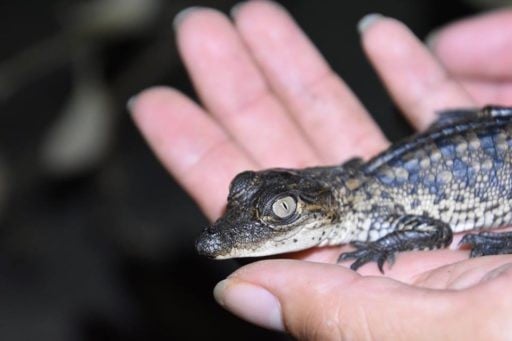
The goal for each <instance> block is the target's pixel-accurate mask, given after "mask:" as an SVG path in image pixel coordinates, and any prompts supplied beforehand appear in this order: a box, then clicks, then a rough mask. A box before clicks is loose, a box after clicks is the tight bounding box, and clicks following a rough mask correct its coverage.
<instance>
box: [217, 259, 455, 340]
mask: <svg viewBox="0 0 512 341" xmlns="http://www.w3.org/2000/svg"><path fill="white" fill-rule="evenodd" d="M214 294H215V297H216V299H217V301H218V302H219V303H220V304H221V305H222V306H223V307H225V308H226V309H228V310H229V311H231V312H232V313H234V314H235V315H238V316H239V317H241V318H243V319H245V320H247V321H249V322H252V323H254V324H257V325H259V326H262V327H265V328H269V329H274V330H280V331H287V332H289V333H290V334H292V335H293V336H294V337H296V338H298V339H307V340H316V339H318V340H340V339H342V340H344V339H378V340H382V339H386V338H393V339H396V338H397V336H399V337H401V338H403V339H423V338H429V339H436V338H443V337H446V336H448V335H449V334H448V333H447V332H448V331H447V330H441V329H439V328H442V326H449V325H450V323H449V320H450V319H452V318H453V317H452V316H454V314H452V309H453V308H454V306H456V305H454V304H453V302H451V300H450V299H448V297H447V295H446V294H444V295H443V294H442V292H441V291H435V290H428V289H421V288H415V287H412V286H409V285H406V284H403V283H400V282H397V281H395V280H392V279H389V278H386V277H362V276H361V275H359V274H357V273H356V272H354V271H351V270H348V269H346V268H344V267H341V266H338V265H333V264H322V263H312V262H305V261H297V260H267V261H261V262H257V263H253V264H250V265H247V266H245V267H242V268H240V269H239V270H238V271H236V272H235V273H234V274H232V275H231V276H230V277H228V278H227V279H226V280H224V281H222V282H220V283H219V284H218V285H217V287H216V288H215V291H214ZM441 321H442V323H439V322H441ZM438 327H439V328H438ZM436 329H439V330H437V331H436Z"/></svg>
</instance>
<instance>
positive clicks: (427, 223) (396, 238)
mask: <svg viewBox="0 0 512 341" xmlns="http://www.w3.org/2000/svg"><path fill="white" fill-rule="evenodd" d="M390 220H391V221H392V224H393V225H394V226H395V229H394V231H393V232H391V233H388V234H387V235H385V236H384V237H381V238H379V239H377V240H376V241H372V242H352V243H351V245H352V246H354V247H355V248H356V250H355V251H352V252H344V253H342V254H341V255H340V256H339V258H338V263H339V262H341V261H344V260H347V259H355V262H354V263H352V265H351V266H350V268H351V269H352V270H357V269H359V268H360V267H361V266H363V265H364V264H366V263H368V262H377V266H378V267H379V270H380V272H381V273H384V270H383V266H384V263H385V262H389V263H390V264H391V265H392V264H393V262H394V260H395V253H396V252H401V251H411V250H432V249H436V248H442V247H446V246H448V245H450V243H451V242H452V237H453V234H452V230H451V228H450V226H449V225H448V224H446V223H444V222H442V221H440V220H436V219H433V218H430V217H426V216H416V215H403V216H398V217H397V216H392V217H390ZM388 221H389V220H388ZM373 228H378V226H377V227H373Z"/></svg>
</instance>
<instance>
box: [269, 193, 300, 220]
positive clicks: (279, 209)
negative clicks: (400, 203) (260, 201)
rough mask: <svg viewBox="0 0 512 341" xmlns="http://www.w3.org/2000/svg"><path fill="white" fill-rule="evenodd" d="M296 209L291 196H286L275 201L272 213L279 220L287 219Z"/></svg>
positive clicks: (295, 203)
mask: <svg viewBox="0 0 512 341" xmlns="http://www.w3.org/2000/svg"><path fill="white" fill-rule="evenodd" d="M296 208H297V202H296V201H295V198H294V197H292V196H289V195H288V196H286V197H282V198H279V199H277V200H276V201H274V203H273V204H272V212H273V213H274V214H275V215H276V216H277V217H279V218H288V217H289V216H291V215H292V214H293V213H295V209H296Z"/></svg>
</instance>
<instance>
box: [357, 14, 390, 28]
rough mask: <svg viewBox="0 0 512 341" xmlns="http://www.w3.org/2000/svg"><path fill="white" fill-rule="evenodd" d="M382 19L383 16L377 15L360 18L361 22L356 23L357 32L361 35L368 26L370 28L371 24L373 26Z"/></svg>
mask: <svg viewBox="0 0 512 341" xmlns="http://www.w3.org/2000/svg"><path fill="white" fill-rule="evenodd" d="M382 18H384V16H383V15H382V14H379V13H370V14H367V15H365V16H364V17H362V18H361V20H359V22H358V23H357V30H358V31H359V33H363V32H364V31H366V30H367V29H368V28H369V27H370V26H372V25H373V24H375V23H376V22H377V21H379V20H381V19H382Z"/></svg>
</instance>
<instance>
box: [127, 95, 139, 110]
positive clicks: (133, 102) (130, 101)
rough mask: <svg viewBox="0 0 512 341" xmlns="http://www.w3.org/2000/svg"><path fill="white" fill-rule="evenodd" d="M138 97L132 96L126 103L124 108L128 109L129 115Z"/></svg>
mask: <svg viewBox="0 0 512 341" xmlns="http://www.w3.org/2000/svg"><path fill="white" fill-rule="evenodd" d="M138 97H139V95H133V96H132V97H130V99H129V100H128V101H127V102H126V108H127V109H128V112H129V113H130V114H131V113H133V110H134V108H135V102H137V98H138Z"/></svg>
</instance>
